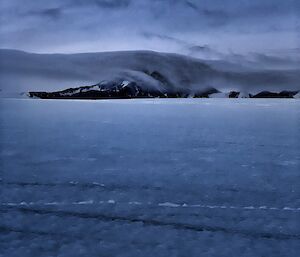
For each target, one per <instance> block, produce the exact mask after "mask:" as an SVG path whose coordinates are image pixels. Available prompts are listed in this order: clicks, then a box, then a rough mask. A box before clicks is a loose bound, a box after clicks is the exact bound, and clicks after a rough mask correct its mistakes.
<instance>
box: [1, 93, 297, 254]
mask: <svg viewBox="0 0 300 257" xmlns="http://www.w3.org/2000/svg"><path fill="white" fill-rule="evenodd" d="M0 105H1V106H0V112H1V113H0V114H1V115H0V117H1V121H0V129H1V131H0V133H1V134H0V135H1V136H0V139H1V149H0V150H1V152H0V154H1V155H0V164H1V170H0V177H1V181H0V203H1V205H0V215H1V216H0V256H1V257H2V256H5V257H6V256H9V257H14V256H16V257H19V256H22V257H27V256H28V257H34V256H38V257H40V256H43V257H44V256H72V257H74V256H89V257H92V256H104V257H106V256H129V257H134V256H141V257H147V256H149V257H152V256H156V257H158V256H162V257H166V256H172V257H173V256H180V257H181V256H186V257H191V256H196V257H198V256H218V257H219V256H230V257H231V256H255V257H256V256H289V257H290V256H299V253H300V224H299V220H300V187H299V184H300V177H299V175H300V154H299V153H300V101H298V100H293V99H288V100H284V99H272V100H271V99H269V100H263V99H167V100H157V99H156V100H107V101H104V100H103V101H64V100H32V99H24V100H22V99H18V100H17V99H2V100H1V101H0Z"/></svg>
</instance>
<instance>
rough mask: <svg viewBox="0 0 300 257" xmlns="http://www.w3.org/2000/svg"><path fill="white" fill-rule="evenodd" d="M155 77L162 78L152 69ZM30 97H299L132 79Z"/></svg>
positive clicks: (297, 93)
mask: <svg viewBox="0 0 300 257" xmlns="http://www.w3.org/2000/svg"><path fill="white" fill-rule="evenodd" d="M151 75H153V74H151ZM155 75H156V77H157V79H159V80H164V79H165V78H164V77H163V75H161V74H160V73H158V72H155ZM28 95H29V97H31V98H41V99H131V98H300V91H281V92H270V91H262V92H259V93H257V94H250V93H245V92H238V91H230V92H227V93H224V92H221V91H219V90H217V89H216V88H212V87H211V88H206V89H203V90H200V91H196V92H192V93H191V92H188V91H184V90H181V91H176V90H170V91H161V90H158V89H157V90H155V89H153V88H151V89H150V88H149V89H147V88H146V89H145V88H143V87H141V86H139V85H138V83H137V82H134V81H131V82H130V81H126V80H123V81H119V82H113V81H110V82H107V81H104V82H100V83H98V84H95V85H92V86H83V87H76V88H68V89H65V90H61V91H55V92H29V93H28Z"/></svg>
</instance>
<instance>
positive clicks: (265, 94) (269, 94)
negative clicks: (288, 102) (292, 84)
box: [253, 91, 297, 98]
mask: <svg viewBox="0 0 300 257" xmlns="http://www.w3.org/2000/svg"><path fill="white" fill-rule="evenodd" d="M296 94H297V91H282V92H280V93H274V92H269V91H262V92H260V93H258V94H256V95H254V96H253V98H293V97H294V95H296Z"/></svg>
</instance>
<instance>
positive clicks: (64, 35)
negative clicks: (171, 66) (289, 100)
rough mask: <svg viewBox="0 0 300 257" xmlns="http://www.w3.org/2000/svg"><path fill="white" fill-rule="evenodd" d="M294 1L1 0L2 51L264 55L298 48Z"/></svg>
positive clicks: (0, 28) (0, 39)
mask: <svg viewBox="0 0 300 257" xmlns="http://www.w3.org/2000/svg"><path fill="white" fill-rule="evenodd" d="M295 2H296V1H293V0H286V1H282V0H243V1H236V0H214V1H196V0H89V1H86V0H64V1H60V0H52V1H47V2H46V1H42V0H36V1H31V0H2V2H1V8H0V17H1V18H0V19H1V20H0V22H1V26H0V48H18V49H23V50H29V51H38V52H39V51H50V52H53V51H103V50H105V51H107V50H120V49H121V50H126V49H149V50H158V51H173V52H178V53H186V52H187V51H190V50H191V51H193V52H196V48H192V49H189V50H188V48H191V47H193V46H197V45H199V46H203V45H208V46H209V47H210V48H214V47H216V48H217V49H218V50H219V51H223V52H226V51H227V52H228V51H229V49H230V48H234V50H235V51H237V52H246V51H252V50H253V51H258V52H259V51H264V49H258V48H259V47H260V48H268V46H269V44H270V42H272V47H277V48H280V47H282V48H293V47H296V40H295V38H298V39H299V32H297V24H298V26H299V22H298V23H297V22H296V21H295V17H297V11H298V10H299V3H295ZM297 2H298V1H297ZM298 16H299V14H298ZM145 31H146V32H147V33H148V35H147V34H145V33H144V32H145ZM297 35H298V36H297ZM283 37H284V38H285V42H283V40H281V38H283ZM149 39H150V40H149ZM152 39H153V40H152ZM233 39H234V40H233ZM257 42H260V43H257ZM169 43H170V44H172V47H171V48H170V47H169V45H168V44H169ZM212 46H214V47H212ZM298 46H299V45H298ZM70 49H71V50H70ZM198 50H201V49H198ZM198 52H200V51H198ZM202 52H203V49H202Z"/></svg>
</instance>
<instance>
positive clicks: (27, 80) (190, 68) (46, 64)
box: [0, 50, 300, 93]
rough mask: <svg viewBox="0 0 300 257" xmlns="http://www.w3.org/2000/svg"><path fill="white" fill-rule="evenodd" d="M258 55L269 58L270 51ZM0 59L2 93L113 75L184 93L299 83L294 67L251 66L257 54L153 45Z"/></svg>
mask: <svg viewBox="0 0 300 257" xmlns="http://www.w3.org/2000/svg"><path fill="white" fill-rule="evenodd" d="M260 58H263V59H267V61H268V62H270V61H273V59H272V58H274V57H272V58H271V57H269V58H267V57H266V56H262V57H261V56H259V58H258V59H260ZM0 60H1V61H0V87H1V90H2V93H5V92H19V93H20V92H27V91H45V90H49V91H55V90H62V89H66V88H68V87H79V86H84V85H92V84H95V83H98V82H101V81H108V82H110V81H116V80H120V81H123V80H126V81H134V82H137V83H138V85H140V86H142V87H146V88H164V87H167V90H173V89H174V90H175V91H178V90H180V91H186V92H187V93H194V92H197V91H201V90H203V89H207V88H210V87H214V88H217V89H219V90H239V91H246V92H252V93H255V92H258V91H262V90H273V91H281V90H299V87H300V85H299V81H300V72H299V69H296V68H284V69H283V68H278V67H277V68H276V67H275V66H274V68H272V69H271V68H269V69H263V68H261V67H262V66H263V63H261V67H259V68H255V67H256V66H258V63H260V62H259V61H257V60H256V59H254V60H253V61H252V62H250V61H249V62H244V63H245V64H244V66H243V65H240V66H239V65H238V62H236V63H234V62H233V61H234V60H230V61H211V60H210V61H207V60H200V59H197V58H191V57H188V56H184V55H179V54H169V53H159V52H153V51H124V52H103V53H82V54H33V53H26V52H21V51H15V50H0ZM238 60H240V59H238ZM274 62H275V63H276V61H274ZM153 74H154V75H153Z"/></svg>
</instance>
